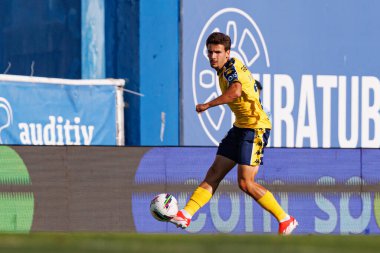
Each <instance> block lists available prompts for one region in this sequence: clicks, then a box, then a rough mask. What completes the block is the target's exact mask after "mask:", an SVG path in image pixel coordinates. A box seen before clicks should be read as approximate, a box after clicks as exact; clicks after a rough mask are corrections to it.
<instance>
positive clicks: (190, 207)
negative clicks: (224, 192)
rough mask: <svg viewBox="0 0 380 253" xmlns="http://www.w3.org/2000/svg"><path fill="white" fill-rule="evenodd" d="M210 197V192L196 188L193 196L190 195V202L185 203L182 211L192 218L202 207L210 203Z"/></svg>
mask: <svg viewBox="0 0 380 253" xmlns="http://www.w3.org/2000/svg"><path fill="white" fill-rule="evenodd" d="M211 197H212V194H211V192H209V191H208V190H206V189H204V188H202V187H198V188H197V189H195V191H194V193H193V195H191V197H190V200H189V202H187V204H186V206H185V208H184V209H185V210H186V212H188V213H189V214H190V215H191V216H193V215H194V214H195V213H196V212H197V211H198V210H199V209H200V208H201V207H202V206H204V205H206V204H207V202H209V201H210V199H211Z"/></svg>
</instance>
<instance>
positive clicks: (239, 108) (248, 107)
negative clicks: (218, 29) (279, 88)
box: [218, 58, 272, 129]
mask: <svg viewBox="0 0 380 253" xmlns="http://www.w3.org/2000/svg"><path fill="white" fill-rule="evenodd" d="M218 77H219V86H220V90H221V91H222V93H224V92H225V91H226V90H227V89H228V87H229V86H230V85H231V84H232V83H233V82H239V83H241V85H242V92H241V96H240V97H239V98H237V99H235V100H234V101H232V102H231V103H228V106H229V107H230V108H231V110H232V112H233V113H234V114H235V118H236V120H235V122H234V126H236V127H239V128H250V129H257V128H264V129H271V128H272V124H271V122H270V120H269V117H268V115H267V114H266V113H265V112H264V110H263V107H262V105H261V101H260V91H259V89H258V87H257V85H256V80H255V79H254V78H253V77H252V74H251V72H250V71H249V70H248V68H247V67H246V66H245V65H244V64H243V63H242V62H241V61H239V60H238V59H236V58H231V59H230V60H229V61H228V62H227V63H226V64H225V65H224V68H223V69H222V70H221V71H219V72H218Z"/></svg>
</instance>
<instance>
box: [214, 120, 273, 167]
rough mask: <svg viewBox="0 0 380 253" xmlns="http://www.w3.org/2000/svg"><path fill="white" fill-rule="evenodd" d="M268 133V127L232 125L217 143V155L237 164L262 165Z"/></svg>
mask: <svg viewBox="0 0 380 253" xmlns="http://www.w3.org/2000/svg"><path fill="white" fill-rule="evenodd" d="M269 135H270V129H265V128H257V129H249V128H238V127H235V126H233V127H232V128H231V129H230V131H228V133H227V135H226V137H224V139H223V140H222V142H221V143H220V144H219V148H218V152H217V155H221V156H224V157H227V158H228V159H231V160H233V161H235V162H236V163H237V164H242V165H252V166H257V165H262V164H263V157H264V148H265V147H266V145H267V144H268V139H269Z"/></svg>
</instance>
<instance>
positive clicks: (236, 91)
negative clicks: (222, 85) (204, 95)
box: [195, 81, 242, 113]
mask: <svg viewBox="0 0 380 253" xmlns="http://www.w3.org/2000/svg"><path fill="white" fill-rule="evenodd" d="M241 89H242V87H241V83H240V82H238V81H236V82H233V83H232V84H231V85H230V86H229V87H228V89H227V90H226V92H224V93H223V94H222V95H220V96H219V97H217V98H215V99H213V100H211V101H210V102H207V103H205V104H198V105H196V107H195V110H196V111H197V112H198V113H200V112H204V111H206V110H207V109H209V108H211V107H214V106H218V105H223V104H228V103H231V102H232V101H234V100H235V99H237V98H239V97H240V96H241Z"/></svg>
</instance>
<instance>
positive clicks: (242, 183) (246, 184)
mask: <svg viewBox="0 0 380 253" xmlns="http://www.w3.org/2000/svg"><path fill="white" fill-rule="evenodd" d="M238 185H239V188H240V190H242V191H243V192H248V191H249V188H250V187H251V182H250V181H249V180H246V179H245V178H239V179H238Z"/></svg>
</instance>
